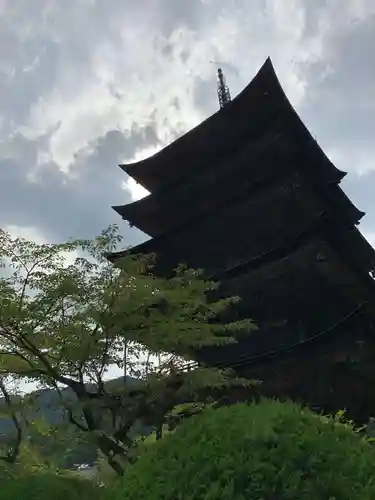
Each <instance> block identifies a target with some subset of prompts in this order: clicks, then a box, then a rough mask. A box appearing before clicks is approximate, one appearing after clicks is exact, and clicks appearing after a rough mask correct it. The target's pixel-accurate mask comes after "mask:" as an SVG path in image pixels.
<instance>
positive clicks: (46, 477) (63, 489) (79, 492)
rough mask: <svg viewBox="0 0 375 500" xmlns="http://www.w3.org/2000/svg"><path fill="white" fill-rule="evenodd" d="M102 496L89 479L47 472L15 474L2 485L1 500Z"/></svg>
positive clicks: (75, 499) (82, 499) (71, 499)
mask: <svg viewBox="0 0 375 500" xmlns="http://www.w3.org/2000/svg"><path fill="white" fill-rule="evenodd" d="M100 494H101V491H100V490H99V489H98V488H96V487H95V485H94V484H92V483H91V482H90V481H89V480H87V479H79V478H75V477H69V476H64V475H58V474H53V473H51V472H47V471H46V472H43V471H37V472H35V473H26V472H25V473H21V474H14V475H13V477H12V476H8V477H7V478H6V479H5V480H4V479H2V481H1V485H0V498H1V500H93V499H95V500H99V499H100V498H101V497H100Z"/></svg>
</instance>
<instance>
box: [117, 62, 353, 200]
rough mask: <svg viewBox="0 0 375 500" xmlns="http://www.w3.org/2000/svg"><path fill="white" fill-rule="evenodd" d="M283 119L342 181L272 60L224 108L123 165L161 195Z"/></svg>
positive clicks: (334, 177) (136, 178) (335, 177)
mask: <svg viewBox="0 0 375 500" xmlns="http://www.w3.org/2000/svg"><path fill="white" fill-rule="evenodd" d="M280 115H283V122H284V128H291V129H292V133H293V135H294V136H295V137H296V138H299V139H300V140H302V141H304V142H305V144H304V147H305V148H306V147H308V146H310V148H313V149H315V152H317V151H319V154H320V156H321V158H320V159H321V160H323V161H324V163H325V175H326V176H328V177H331V178H332V181H339V180H340V179H342V178H343V177H344V176H345V173H344V172H342V171H340V170H338V169H337V168H336V167H335V166H334V165H333V164H332V163H331V162H330V161H329V159H328V158H327V157H326V156H325V154H324V152H323V151H322V150H321V149H320V147H319V146H318V144H317V143H316V141H315V140H314V139H313V137H312V136H311V134H310V133H309V132H308V130H307V129H306V127H305V126H304V124H303V122H302V121H301V119H300V118H299V116H298V114H297V113H296V112H295V110H294V109H293V107H292V105H291V104H290V102H289V100H288V99H287V97H286V95H285V93H284V91H283V89H282V87H281V85H280V82H279V80H278V78H277V76H276V73H275V70H274V68H273V65H272V62H271V59H270V58H268V59H267V60H266V62H265V63H264V64H263V66H262V67H261V68H260V70H259V71H258V73H257V75H256V76H255V77H254V79H253V80H252V81H251V82H250V83H249V85H248V86H247V87H245V89H244V90H243V91H242V92H240V93H239V94H238V95H237V96H236V97H235V98H234V99H233V100H232V101H231V102H230V103H228V104H227V105H226V106H225V108H223V109H221V110H219V111H217V112H216V113H214V114H213V115H212V116H210V117H209V118H207V119H206V120H205V121H203V122H202V123H200V124H199V125H198V126H196V127H195V128H193V129H192V130H191V131H190V132H188V133H186V134H185V135H183V136H182V137H180V138H179V139H177V140H176V141H174V142H173V143H172V144H170V145H169V146H167V147H165V148H164V149H162V150H161V151H159V152H158V153H156V154H154V155H153V156H151V157H149V158H146V159H145V160H142V161H139V162H136V163H130V164H123V165H120V167H121V168H122V169H123V170H124V171H125V172H126V173H127V174H129V175H130V176H131V177H132V178H133V179H134V180H136V181H137V182H139V183H140V184H141V185H142V186H144V187H145V188H146V189H147V190H149V191H151V192H154V191H158V190H160V189H162V188H165V187H166V186H169V185H170V184H173V183H175V182H178V181H179V180H181V179H183V177H184V176H189V175H191V173H192V172H193V171H194V170H197V169H202V168H204V167H205V166H207V165H211V164H213V163H215V162H217V160H218V159H220V158H222V157H224V156H226V155H227V154H229V153H230V152H231V151H233V150H234V149H236V148H238V146H239V145H240V144H241V143H243V142H244V141H250V140H252V139H253V140H254V139H256V138H257V137H259V135H261V134H262V133H263V132H264V131H265V129H266V128H267V127H268V126H269V125H270V124H272V123H273V122H274V120H275V119H276V118H277V117H279V116H280Z"/></svg>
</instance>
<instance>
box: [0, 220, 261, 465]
mask: <svg viewBox="0 0 375 500" xmlns="http://www.w3.org/2000/svg"><path fill="white" fill-rule="evenodd" d="M120 242H121V237H120V236H119V233H118V229H117V227H116V226H111V227H109V228H108V229H107V230H106V231H103V233H102V234H101V235H100V236H99V237H97V238H95V239H94V240H93V241H89V240H71V241H68V242H67V243H64V244H43V245H38V244H36V243H34V242H30V241H26V240H24V239H21V238H16V239H12V237H11V236H10V235H9V234H8V233H6V232H4V231H1V232H0V259H1V263H2V266H3V267H4V276H3V277H2V278H1V279H0V297H1V302H0V374H2V375H3V376H7V377H13V378H14V379H16V380H21V381H30V380H32V381H34V382H36V383H38V385H39V386H40V387H44V388H46V387H49V388H53V389H55V390H56V391H57V392H58V393H59V394H61V395H62V391H63V389H64V388H70V390H71V391H72V392H73V394H74V395H75V399H74V401H66V400H64V398H63V397H61V404H62V405H64V407H65V410H66V414H67V418H68V420H69V421H70V423H72V424H73V425H75V426H76V427H77V428H78V429H79V430H80V431H82V432H84V433H87V434H89V435H90V437H91V438H92V439H93V440H94V442H95V443H96V445H97V446H98V448H99V450H100V451H101V452H102V453H103V454H104V455H105V456H106V458H107V460H108V462H109V464H110V465H111V467H112V468H113V469H114V470H115V471H116V472H117V473H118V474H122V472H123V468H124V463H126V462H127V461H131V460H133V458H132V450H133V444H134V437H133V435H134V426H135V425H137V423H139V422H140V421H141V422H143V423H144V424H146V425H149V426H152V427H155V428H156V429H159V432H158V437H160V429H161V428H162V424H163V422H164V421H165V419H166V418H167V416H168V415H169V413H170V412H171V411H172V410H173V408H174V407H175V406H176V405H177V404H179V403H181V402H189V401H192V402H193V401H203V402H204V401H206V400H207V398H212V397H213V395H214V396H215V394H216V393H217V391H220V390H222V389H223V390H225V388H227V387H228V386H229V385H232V384H249V383H248V382H245V381H243V380H238V379H236V378H235V377H233V374H232V373H231V372H230V371H223V370H219V369H211V368H208V367H205V366H199V367H196V366H195V367H191V365H190V364H189V363H190V362H191V361H194V359H195V354H196V351H197V349H200V348H202V347H205V346H213V345H225V344H228V343H232V342H235V336H236V335H237V334H245V333H248V332H249V331H251V330H253V329H254V325H253V323H252V322H251V321H250V320H241V321H234V322H229V323H223V321H222V318H223V316H222V315H223V313H224V312H225V311H227V310H228V308H230V307H232V306H233V305H234V304H236V303H237V302H238V300H239V298H236V297H230V298H223V299H219V300H216V301H213V300H209V298H208V294H209V293H210V292H211V291H213V290H215V289H216V288H217V286H218V285H217V284H216V283H212V282H210V281H207V280H205V279H204V278H203V274H202V273H201V272H200V271H193V270H189V269H185V268H182V267H181V268H179V269H177V270H176V272H175V275H174V276H173V277H171V278H169V279H162V278H160V277H157V276H155V275H154V274H153V272H152V271H153V265H154V257H153V256H144V255H140V256H132V255H127V256H125V257H124V258H122V259H120V260H119V261H118V262H116V264H115V265H112V264H111V263H110V262H109V261H108V259H107V256H108V253H110V252H112V251H113V250H115V248H116V247H117V245H118V244H119V243H120ZM124 346H126V356H124ZM187 363H188V365H187ZM113 366H116V367H119V368H122V369H125V368H126V375H127V376H129V377H134V378H136V379H137V383H136V384H130V383H127V380H128V378H126V377H124V379H123V380H122V383H121V384H118V383H117V384H115V385H114V386H113V387H110V386H109V385H106V384H105V383H104V378H105V376H106V374H107V372H108V370H109V369H110V368H111V367H113ZM189 366H190V368H191V369H188V368H187V367H189Z"/></svg>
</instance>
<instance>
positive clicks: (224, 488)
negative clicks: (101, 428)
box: [108, 400, 375, 500]
mask: <svg viewBox="0 0 375 500" xmlns="http://www.w3.org/2000/svg"><path fill="white" fill-rule="evenodd" d="M148 448H149V449H147V450H146V451H145V453H144V455H142V456H141V457H140V459H139V460H138V461H137V462H136V463H135V464H134V465H133V466H131V467H129V468H128V469H127V470H126V472H125V475H124V477H123V478H122V479H121V481H118V482H117V483H115V484H114V485H113V487H112V488H111V490H110V491H109V492H108V493H109V496H108V498H109V499H110V500H125V499H126V500H139V499H142V500H226V499H228V500H229V499H230V500H262V499H267V500H271V499H272V500H273V499H274V500H284V499H285V500H286V499H288V500H374V499H375V449H374V448H373V447H372V445H371V444H370V443H369V442H368V441H366V440H365V438H362V437H360V436H359V435H358V434H356V433H355V432H354V430H353V429H352V427H351V426H350V425H349V424H344V423H340V422H339V421H338V420H337V419H334V418H326V417H322V416H318V415H316V414H314V413H312V412H310V411H309V410H307V409H303V408H301V407H300V406H298V405H294V404H291V403H290V404H287V403H280V402H276V401H269V400H264V401H262V402H261V403H259V404H258V405H256V404H251V405H246V404H238V405H235V406H232V407H227V408H220V409H216V410H214V409H210V410H207V411H206V412H204V413H203V414H202V415H200V416H197V417H195V418H192V419H189V420H188V421H187V422H185V423H184V424H182V425H181V427H180V428H179V429H177V431H176V432H175V433H174V434H172V435H170V436H167V437H166V438H164V439H162V440H161V441H158V442H157V443H155V445H153V446H150V447H148Z"/></svg>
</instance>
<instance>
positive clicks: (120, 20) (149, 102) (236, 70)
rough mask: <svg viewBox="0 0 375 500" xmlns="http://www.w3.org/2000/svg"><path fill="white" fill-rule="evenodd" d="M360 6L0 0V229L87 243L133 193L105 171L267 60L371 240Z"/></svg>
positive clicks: (371, 90) (166, 139) (374, 21)
mask: <svg viewBox="0 0 375 500" xmlns="http://www.w3.org/2000/svg"><path fill="white" fill-rule="evenodd" d="M374 52H375V2H374V1H373V0H345V1H343V0H332V1H329V0H327V1H324V0H309V1H307V0H304V1H303V0H274V1H271V0H269V1H267V0H232V1H230V0H225V1H222V0H137V1H134V0H121V1H118V0H0V227H3V228H5V229H8V230H11V231H12V232H13V233H14V234H21V235H24V236H26V237H29V238H32V239H34V240H39V241H51V242H52V241H53V242H57V241H62V240H64V239H66V238H68V237H70V236H76V237H92V236H95V235H96V234H98V233H99V232H100V231H101V230H102V229H103V228H104V227H106V226H107V225H108V224H111V223H118V224H119V225H120V227H121V228H122V230H123V232H124V235H125V237H126V244H136V243H138V242H140V241H142V239H144V236H143V235H142V233H140V232H139V231H137V230H136V229H129V228H128V227H127V225H126V223H125V222H123V221H122V220H121V218H120V216H118V215H117V214H116V212H114V211H113V210H112V209H111V208H110V207H111V205H119V204H123V203H127V202H129V201H131V200H132V199H135V198H138V197H139V196H141V195H142V190H141V189H140V188H139V187H137V186H136V185H134V183H133V184H132V183H129V181H128V179H127V178H126V176H125V174H124V173H123V172H122V171H121V170H120V169H119V168H118V166H117V165H118V163H120V162H130V161H134V160H135V159H141V158H144V157H146V156H149V155H150V154H152V153H154V152H155V151H156V150H158V149H160V148H162V147H163V146H165V145H167V144H168V143H170V142H171V141H172V140H174V139H175V138H177V137H178V136H180V135H182V134H183V133H185V132H186V131H188V130H189V129H191V128H192V127H193V126H194V125H196V124H198V123H199V122H200V121H201V120H203V119H204V118H206V117H207V116H209V115H210V114H212V113H213V112H215V111H216V109H217V99H216V83H215V80H216V74H215V71H216V66H217V65H218V64H220V65H221V66H222V67H223V68H224V71H225V73H226V77H227V83H228V84H229V86H230V90H231V93H232V95H236V94H237V93H238V92H239V91H241V90H242V88H243V87H244V86H246V85H247V84H248V83H249V81H250V80H251V79H252V78H253V77H254V75H255V73H256V72H257V70H258V69H259V67H260V66H261V65H262V64H263V62H264V60H265V58H266V57H267V56H271V58H272V60H273V63H274V66H275V69H276V72H277V74H278V76H279V79H280V81H281V83H282V85H283V87H284V89H285V91H286V93H287V95H288V97H289V99H290V101H291V102H292V104H293V105H294V106H295V107H296V109H297V111H298V112H299V113H300V115H301V117H302V119H303V120H304V122H305V123H306V125H307V127H308V128H309V129H310V130H311V132H312V133H313V135H314V136H315V137H316V138H317V140H318V142H319V143H320V144H321V146H322V147H323V149H324V150H325V151H326V153H327V154H328V156H329V157H330V158H331V159H332V160H333V161H334V162H335V164H336V165H337V167H339V168H340V169H342V170H345V171H348V172H349V175H348V176H347V178H346V180H345V181H344V183H343V187H344V189H345V190H346V192H347V193H348V194H349V196H350V197H351V198H352V199H353V201H354V202H355V203H356V204H357V205H358V207H359V208H360V209H361V210H364V211H366V212H367V215H366V217H365V218H364V220H363V222H362V224H361V228H362V230H363V232H364V233H365V235H366V236H367V237H368V238H369V239H372V241H374V242H375V196H374V193H375V160H374V158H375V154H374V153H375V140H374V136H375V54H374Z"/></svg>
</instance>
